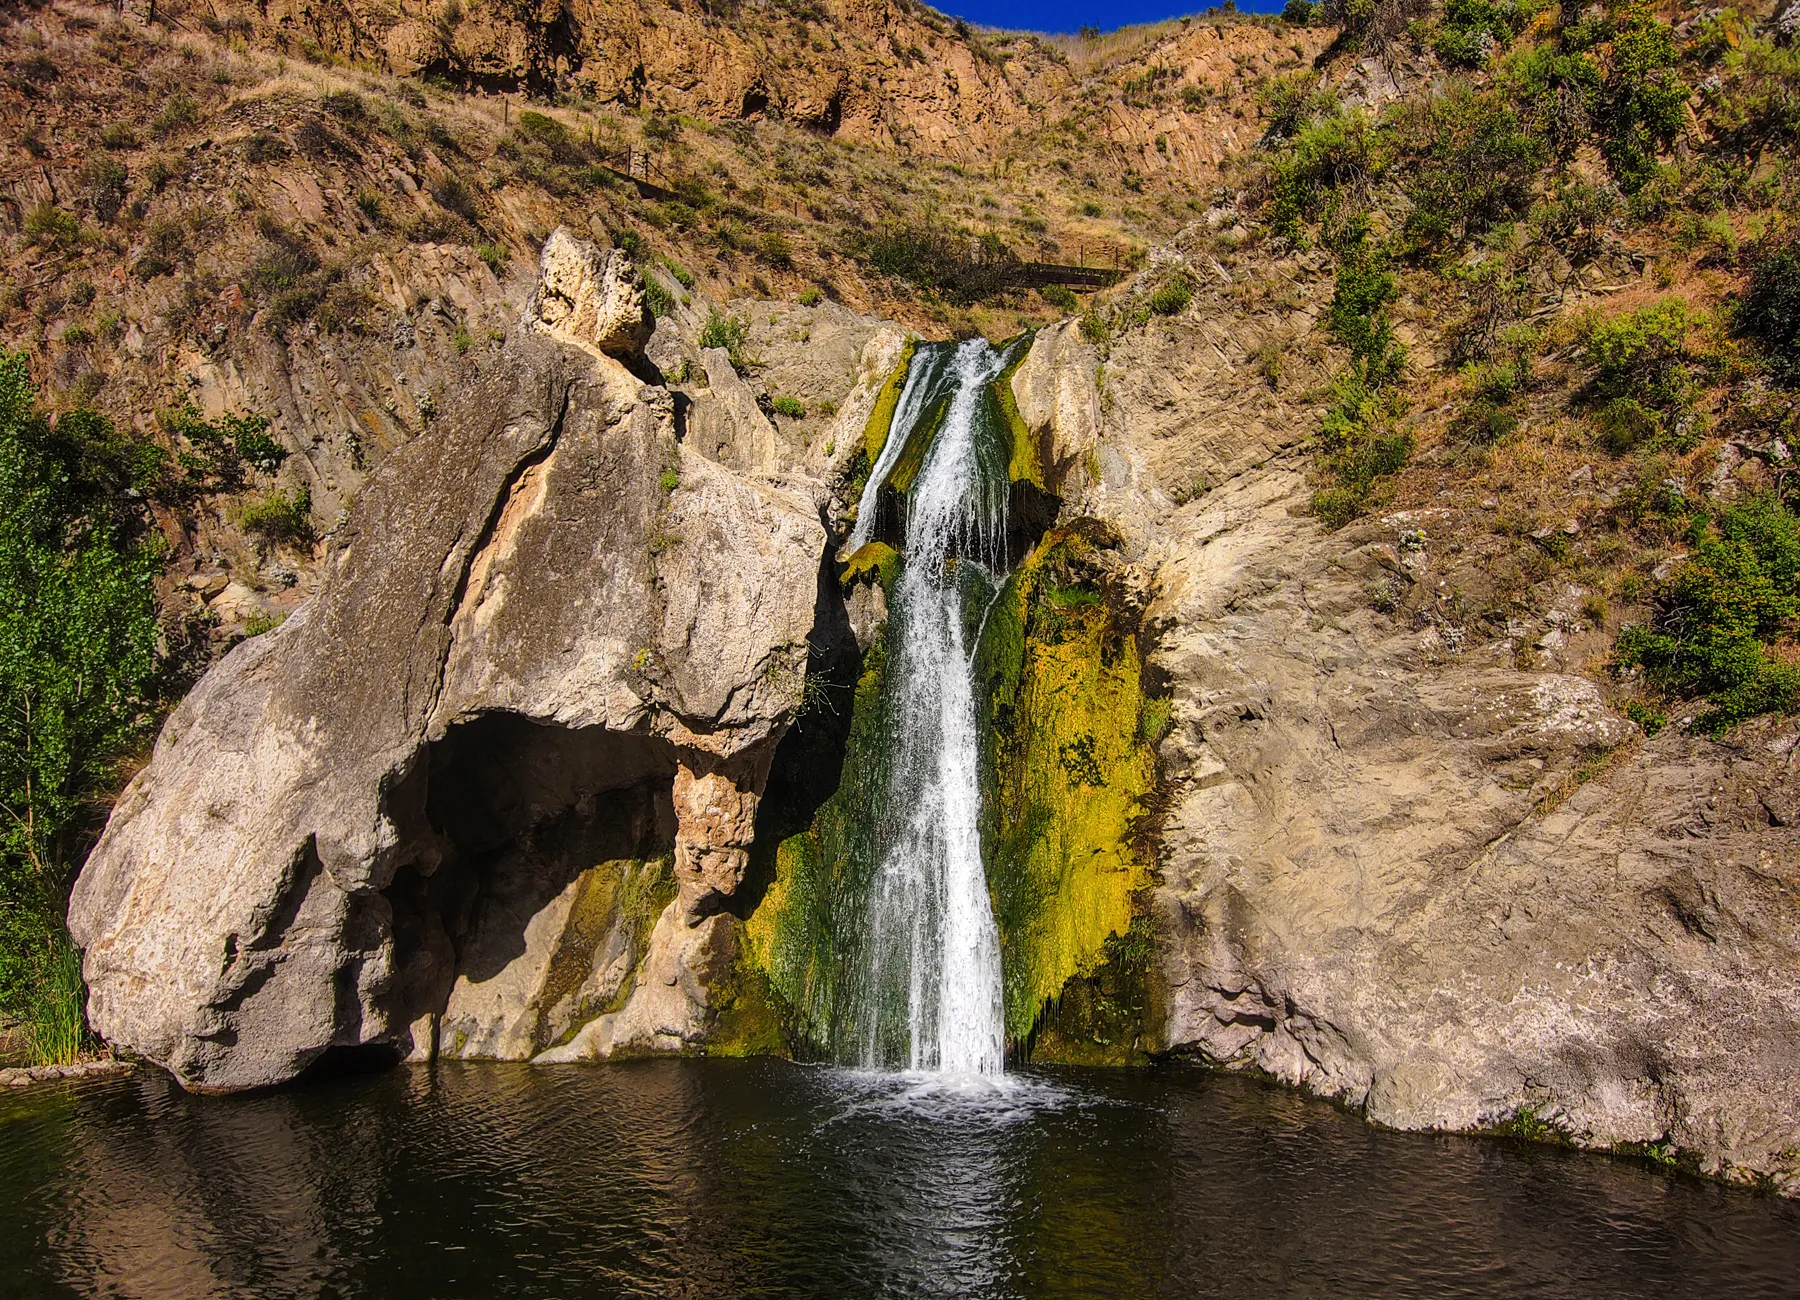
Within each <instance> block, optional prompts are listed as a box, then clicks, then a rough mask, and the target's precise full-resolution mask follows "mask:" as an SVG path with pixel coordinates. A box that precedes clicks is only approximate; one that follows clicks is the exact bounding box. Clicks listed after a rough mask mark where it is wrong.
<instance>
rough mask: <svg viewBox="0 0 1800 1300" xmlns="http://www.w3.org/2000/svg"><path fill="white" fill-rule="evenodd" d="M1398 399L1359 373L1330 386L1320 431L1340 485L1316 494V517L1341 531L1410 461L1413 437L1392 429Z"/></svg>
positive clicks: (1326, 460)
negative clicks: (1327, 403)
mask: <svg viewBox="0 0 1800 1300" xmlns="http://www.w3.org/2000/svg"><path fill="white" fill-rule="evenodd" d="M1397 411H1398V401H1397V399H1396V398H1395V396H1394V394H1393V393H1392V392H1391V391H1387V390H1383V389H1382V388H1380V387H1378V386H1374V385H1371V384H1370V383H1369V382H1368V381H1367V379H1366V377H1365V376H1363V375H1362V374H1360V373H1359V372H1358V371H1357V370H1355V369H1349V370H1344V371H1340V372H1339V373H1338V376H1337V378H1336V379H1335V380H1333V382H1332V391H1331V405H1330V406H1329V407H1328V408H1327V409H1326V412H1325V418H1324V420H1323V422H1322V423H1321V426H1320V430H1319V450H1320V452H1321V453H1322V456H1321V460H1322V463H1323V466H1324V468H1325V469H1326V470H1328V471H1329V472H1330V473H1331V474H1332V476H1333V478H1334V479H1335V480H1336V482H1335V483H1334V484H1333V485H1331V486H1328V487H1324V488H1321V489H1319V490H1318V491H1317V492H1315V493H1313V498H1312V510H1313V514H1314V515H1315V516H1316V517H1317V518H1319V519H1320V520H1321V521H1323V522H1324V524H1325V525H1326V527H1328V528H1341V527H1342V526H1343V525H1344V524H1347V523H1349V522H1350V521H1351V520H1352V519H1354V518H1356V517H1357V516H1359V515H1361V514H1363V513H1365V512H1366V511H1367V510H1368V509H1369V507H1370V506H1371V505H1372V504H1373V503H1374V502H1376V501H1377V500H1378V499H1379V497H1380V480H1382V479H1384V478H1387V477H1388V476H1390V475H1393V474H1397V473H1399V472H1400V470H1402V469H1404V468H1405V467H1406V462H1407V461H1408V460H1410V459H1411V458H1412V451H1413V439H1412V435H1411V434H1409V433H1404V432H1396V431H1394V430H1393V429H1392V427H1391V425H1392V422H1393V417H1394V415H1395V414H1396V413H1397Z"/></svg>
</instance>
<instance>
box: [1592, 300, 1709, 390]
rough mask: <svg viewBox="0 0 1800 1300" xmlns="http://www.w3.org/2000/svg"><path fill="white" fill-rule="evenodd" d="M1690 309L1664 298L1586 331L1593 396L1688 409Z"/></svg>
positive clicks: (1679, 301) (1596, 323)
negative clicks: (1626, 398)
mask: <svg viewBox="0 0 1800 1300" xmlns="http://www.w3.org/2000/svg"><path fill="white" fill-rule="evenodd" d="M1691 324H1692V321H1691V318H1690V316H1689V313H1688V305H1687V303H1686V302H1684V301H1683V300H1682V299H1680V298H1664V299H1663V300H1662V301H1660V302H1656V303H1652V304H1651V305H1650V306H1648V307H1640V308H1638V310H1636V311H1632V312H1626V313H1624V314H1622V315H1619V316H1614V317H1612V318H1611V319H1608V320H1598V321H1595V322H1594V323H1593V324H1592V325H1590V326H1589V327H1588V331H1587V338H1586V340H1585V344H1584V349H1585V359H1586V362H1587V366H1588V370H1589V373H1590V374H1591V376H1592V384H1593V389H1594V392H1595V393H1596V394H1597V395H1598V396H1600V397H1602V398H1608V399H1610V398H1615V397H1631V398H1633V399H1634V400H1638V401H1642V402H1644V403H1645V404H1647V405H1650V406H1654V407H1658V408H1660V409H1663V410H1668V409H1670V408H1672V407H1680V406H1683V405H1685V404H1686V402H1687V400H1688V396H1689V390H1690V388H1691V384H1692V377H1691V375H1690V374H1689V371H1688V367H1687V361H1688V348H1687V338H1688V330H1689V328H1690V326H1691Z"/></svg>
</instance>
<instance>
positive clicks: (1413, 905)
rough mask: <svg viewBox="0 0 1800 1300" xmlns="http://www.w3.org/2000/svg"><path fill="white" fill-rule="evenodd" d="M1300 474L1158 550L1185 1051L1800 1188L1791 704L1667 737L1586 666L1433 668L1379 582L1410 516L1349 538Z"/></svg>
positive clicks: (1396, 1102)
mask: <svg viewBox="0 0 1800 1300" xmlns="http://www.w3.org/2000/svg"><path fill="white" fill-rule="evenodd" d="M1301 488H1302V483H1301V481H1300V480H1299V479H1298V477H1297V476H1296V475H1293V474H1292V473H1289V472H1285V471H1277V472H1270V473H1266V474H1262V475H1257V476H1254V477H1252V478H1249V479H1247V480H1246V481H1244V482H1241V483H1234V484H1232V485H1231V486H1230V487H1229V488H1227V489H1224V490H1222V491H1221V492H1219V493H1216V494H1214V495H1212V496H1210V497H1208V498H1207V499H1206V501H1205V502H1204V504H1203V505H1201V506H1200V507H1199V508H1197V509H1194V510H1193V511H1192V513H1191V515H1188V516H1186V517H1184V518H1181V519H1179V520H1178V521H1176V522H1177V526H1178V527H1179V529H1180V540H1179V541H1178V542H1177V543H1175V544H1174V547H1173V548H1172V549H1173V553H1172V554H1171V555H1170V557H1169V559H1168V560H1167V561H1166V562H1165V563H1164V564H1163V565H1162V566H1161V567H1160V569H1159V575H1160V577H1161V580H1162V583H1163V585H1164V594H1163V596H1162V597H1161V600H1160V602H1159V605H1158V606H1157V607H1156V608H1154V609H1153V611H1152V615H1153V617H1160V618H1162V619H1163V620H1164V626H1165V628H1166V631H1165V634H1164V636H1163V639H1162V643H1161V649H1160V651H1159V654H1158V656H1157V663H1158V665H1159V666H1160V667H1161V668H1162V669H1163V671H1164V672H1166V673H1167V675H1168V678H1169V681H1170V682H1171V684H1172V686H1173V689H1174V717H1175V724H1176V725H1175V729H1174V731H1173V732H1172V734H1171V735H1170V737H1169V739H1168V740H1167V741H1166V742H1165V743H1164V746H1163V750H1162V754H1163V761H1164V764H1165V770H1166V773H1167V775H1168V777H1169V778H1170V779H1171V781H1172V782H1173V794H1174V797H1173V804H1172V811H1171V814H1170V816H1169V819H1168V823H1167V827H1166V830H1165V836H1164V848H1163V852H1162V873H1163V883H1162V886H1161V889H1160V891H1159V900H1158V901H1159V906H1160V909H1161V917H1162V921H1163V923H1164V926H1165V931H1166V935H1167V939H1168V947H1167V951H1166V972H1167V976H1168V982H1169V984H1170V986H1171V990H1172V994H1171V997H1172V1001H1171V1009H1170V1021H1169V1028H1168V1041H1169V1043H1170V1045H1171V1046H1173V1047H1175V1048H1177V1049H1185V1050H1190V1051H1194V1052H1196V1053H1198V1054H1200V1055H1202V1056H1204V1057H1205V1058H1207V1059H1209V1060H1213V1061H1216V1062H1219V1063H1221V1064H1224V1065H1226V1066H1228V1067H1230V1068H1248V1069H1256V1070H1259V1071H1262V1072H1265V1073H1268V1074H1270V1075H1272V1076H1274V1077H1276V1078H1278V1079H1281V1080H1283V1081H1285V1082H1288V1083H1292V1084H1296V1085H1299V1086H1302V1087H1305V1088H1307V1089H1309V1090H1311V1091H1314V1092H1317V1093H1319V1094H1321V1095H1323V1096H1329V1097H1335V1098H1339V1099H1341V1100H1343V1101H1346V1102H1348V1103H1350V1104H1352V1105H1356V1106H1361V1107H1364V1108H1365V1109H1366V1111H1367V1113H1368V1115H1369V1117H1370V1118H1371V1119H1372V1120H1374V1121H1376V1122H1378V1123H1382V1124H1388V1125H1392V1126H1394V1127H1398V1128H1449V1129H1480V1128H1488V1127H1500V1126H1504V1125H1506V1124H1509V1123H1511V1122H1513V1121H1515V1120H1517V1119H1518V1118H1519V1117H1520V1116H1521V1115H1524V1116H1526V1117H1527V1119H1528V1122H1529V1123H1532V1124H1537V1125H1541V1126H1544V1127H1543V1129H1540V1131H1544V1129H1548V1130H1552V1131H1556V1132H1559V1133H1561V1134H1563V1135H1564V1136H1566V1137H1567V1138H1568V1139H1569V1140H1571V1141H1574V1142H1577V1143H1579V1144H1581V1145H1585V1146H1595V1147H1601V1148H1615V1147H1619V1148H1624V1149H1631V1150H1642V1151H1646V1152H1650V1153H1652V1154H1657V1155H1660V1156H1664V1157H1666V1158H1677V1157H1679V1158H1685V1159H1689V1160H1691V1161H1693V1162H1694V1163H1695V1164H1697V1165H1698V1166H1699V1167H1700V1168H1702V1169H1704V1170H1705V1171H1707V1172H1710V1173H1715V1174H1721V1175H1727V1176H1734V1177H1739V1178H1749V1177H1752V1176H1756V1175H1767V1176H1770V1177H1772V1178H1773V1179H1775V1180H1776V1181H1777V1183H1778V1184H1779V1185H1781V1186H1783V1187H1784V1188H1786V1189H1787V1190H1789V1191H1790V1192H1793V1191H1800V1074H1797V1073H1796V1070H1795V1064H1796V1059H1797V1058H1796V1030H1797V1028H1800V930H1797V929H1796V927H1795V925H1794V915H1795V913H1794V899H1795V897H1796V895H1797V892H1800V830H1796V827H1795V821H1794V818H1793V815H1792V809H1793V804H1794V799H1795V797H1796V790H1800V777H1797V776H1796V774H1795V772H1794V766H1793V765H1794V760H1793V753H1794V750H1795V747H1796V745H1795V742H1796V739H1797V736H1796V733H1795V729H1794V726H1793V724H1792V722H1791V721H1790V722H1788V723H1787V724H1785V726H1782V725H1769V724H1764V725H1762V726H1759V727H1750V728H1745V729H1744V730H1743V731H1742V732H1741V733H1740V734H1739V735H1738V736H1736V737H1734V738H1733V740H1732V741H1731V742H1729V743H1720V742H1715V741H1712V740H1708V739H1705V738H1703V737H1699V736H1693V735H1682V734H1678V733H1676V732H1668V733H1664V734H1663V735H1660V736H1658V737H1656V738H1654V739H1653V740H1651V741H1649V742H1648V743H1642V744H1641V747H1640V743H1641V742H1640V741H1638V740H1637V739H1636V735H1637V733H1636V730H1635V728H1633V727H1631V726H1630V724H1628V723H1627V722H1626V721H1625V720H1624V719H1623V718H1621V717H1619V716H1617V715H1616V714H1615V713H1613V712H1612V711H1611V710H1610V709H1609V708H1608V707H1607V706H1606V704H1605V702H1604V700H1603V699H1602V697H1601V695H1600V693H1599V692H1598V690H1597V689H1596V688H1595V686H1594V685H1593V684H1592V683H1591V682H1589V681H1587V680H1586V679H1584V678H1580V677H1573V676H1569V675H1566V674H1561V673H1555V672H1520V671H1517V670H1516V669H1515V668H1514V667H1513V666H1512V663H1511V654H1510V651H1508V652H1506V653H1505V654H1504V656H1503V655H1502V654H1499V653H1496V651H1495V649H1494V648H1492V647H1489V648H1485V649H1484V648H1481V647H1469V648H1468V649H1467V650H1466V651H1464V652H1463V653H1460V654H1457V655H1454V656H1449V657H1447V659H1446V660H1445V661H1443V662H1439V663H1432V662H1429V661H1428V660H1427V659H1426V657H1425V656H1424V655H1422V653H1421V645H1420V638H1419V636H1418V634H1417V633H1415V632H1413V631H1412V630H1411V629H1410V628H1404V627H1395V626H1393V625H1392V624H1391V623H1388V625H1386V626H1384V625H1383V624H1384V622H1385V620H1383V618H1382V616H1381V615H1380V614H1378V613H1377V612H1376V611H1375V610H1373V609H1371V608H1370V604H1369V599H1368V596H1367V595H1366V584H1367V583H1368V582H1369V580H1370V579H1371V578H1374V577H1377V576H1379V575H1380V574H1381V573H1382V572H1383V570H1384V566H1385V565H1386V564H1390V563H1392V556H1393V553H1394V550H1393V548H1394V542H1395V539H1396V536H1397V534H1398V533H1400V532H1401V531H1403V530H1405V529H1407V528H1408V526H1409V525H1408V521H1406V520H1395V521H1390V522H1388V523H1386V524H1382V523H1371V524H1369V525H1366V526H1363V527H1360V528H1359V529H1357V530H1354V531H1351V532H1347V533H1345V534H1340V535H1337V536H1321V535H1320V534H1319V531H1318V530H1317V528H1316V527H1315V526H1314V525H1313V524H1312V523H1311V522H1310V521H1308V520H1305V519H1303V518H1300V517H1297V516H1296V512H1295V507H1296V506H1297V505H1298V504H1299V503H1300V502H1301V501H1302V500H1304V495H1303V493H1302V491H1301Z"/></svg>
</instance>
